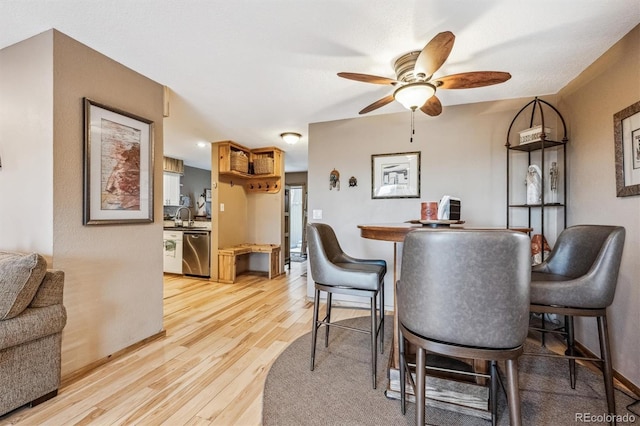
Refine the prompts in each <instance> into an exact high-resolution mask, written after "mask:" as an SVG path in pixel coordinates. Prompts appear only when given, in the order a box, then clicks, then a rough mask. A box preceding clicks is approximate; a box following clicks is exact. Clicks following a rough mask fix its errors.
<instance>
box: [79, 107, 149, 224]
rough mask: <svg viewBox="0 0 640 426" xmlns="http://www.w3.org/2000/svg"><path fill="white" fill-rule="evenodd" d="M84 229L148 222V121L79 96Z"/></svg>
mask: <svg viewBox="0 0 640 426" xmlns="http://www.w3.org/2000/svg"><path fill="white" fill-rule="evenodd" d="M84 124H85V131H84V214H83V223H84V224H85V225H108V224H121V223H151V222H153V122H152V121H150V120H147V119H144V118H141V117H138V116H135V115H133V114H130V113H127V112H124V111H122V110H119V109H116V108H111V107H108V106H106V105H102V104H99V103H97V102H94V101H92V100H90V99H87V98H84Z"/></svg>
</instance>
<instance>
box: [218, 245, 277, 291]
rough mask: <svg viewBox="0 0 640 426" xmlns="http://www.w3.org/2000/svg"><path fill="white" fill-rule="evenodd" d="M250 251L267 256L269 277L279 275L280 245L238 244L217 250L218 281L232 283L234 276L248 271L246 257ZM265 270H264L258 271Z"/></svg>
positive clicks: (234, 279)
mask: <svg viewBox="0 0 640 426" xmlns="http://www.w3.org/2000/svg"><path fill="white" fill-rule="evenodd" d="M252 253H262V254H266V255H267V256H268V263H267V265H268V268H267V269H268V270H267V271H266V273H267V276H268V277H269V279H271V278H273V277H276V276H278V275H280V246H279V245H278V244H249V243H247V244H238V245H236V246H231V247H226V248H223V249H219V250H218V281H219V282H221V283H228V284H231V283H234V282H235V281H236V276H237V275H239V274H241V273H243V272H256V271H249V268H248V266H247V265H248V262H247V260H248V259H247V257H248V256H250V255H251V254H252ZM260 272H265V271H260Z"/></svg>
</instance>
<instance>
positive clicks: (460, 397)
mask: <svg viewBox="0 0 640 426" xmlns="http://www.w3.org/2000/svg"><path fill="white" fill-rule="evenodd" d="M358 228H360V236H361V237H362V238H367V239H370V240H380V241H389V242H393V294H394V298H393V308H394V309H393V312H394V314H393V343H392V345H391V354H390V357H389V367H388V368H389V385H388V387H387V390H386V392H385V393H386V396H387V397H389V398H394V399H400V371H399V365H400V364H399V354H398V351H399V349H398V316H397V314H396V313H397V309H396V297H395V294H396V283H397V281H398V272H399V262H398V243H402V242H404V238H405V236H406V235H407V234H408V233H409V232H411V231H415V230H417V229H421V230H424V229H427V230H429V229H442V228H444V229H476V230H478V229H495V230H498V229H506V228H491V227H465V226H463V225H462V224H450V225H447V226H446V227H444V226H442V227H440V226H435V224H434V226H433V227H431V226H424V225H423V224H421V223H415V221H412V222H404V223H380V224H366V225H358ZM510 229H511V230H514V231H519V232H526V233H529V232H531V231H532V229H531V228H510ZM445 364H446V365H445V368H448V367H449V366H451V365H453V366H455V367H456V368H457V367H459V366H460V365H465V364H466V366H467V367H468V368H469V370H468V371H472V372H475V373H480V374H484V373H486V372H487V371H488V366H487V363H486V362H484V361H477V360H456V361H454V362H452V363H447V362H445ZM468 377H470V376H468ZM456 378H457V379H458V380H459V379H460V377H458V376H456ZM467 380H469V379H467ZM429 383H430V384H429V387H428V388H427V392H426V394H427V404H428V405H431V406H435V407H438V408H442V409H445V410H451V411H456V412H460V413H464V414H469V415H473V416H476V417H481V418H484V419H487V420H489V419H491V413H490V411H489V406H488V396H489V393H488V389H486V384H487V381H486V379H483V378H482V377H480V378H475V379H474V380H473V381H470V380H469V381H468V382H467V383H463V381H456V382H454V381H451V380H446V379H443V378H439V377H435V378H433V379H430V380H429ZM407 391H408V392H407V393H408V394H407V399H408V400H410V401H413V400H414V397H413V393H412V392H413V390H412V389H411V386H408V387H407ZM485 391H486V392H485ZM409 392H411V394H409Z"/></svg>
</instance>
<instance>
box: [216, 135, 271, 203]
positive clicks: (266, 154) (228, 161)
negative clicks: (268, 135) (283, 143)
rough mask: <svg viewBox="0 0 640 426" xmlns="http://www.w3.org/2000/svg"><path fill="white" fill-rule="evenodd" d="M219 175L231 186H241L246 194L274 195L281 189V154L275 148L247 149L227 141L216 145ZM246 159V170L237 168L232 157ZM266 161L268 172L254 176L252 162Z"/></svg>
mask: <svg viewBox="0 0 640 426" xmlns="http://www.w3.org/2000/svg"><path fill="white" fill-rule="evenodd" d="M218 156H219V157H218V167H219V174H220V175H221V176H225V177H226V178H228V179H229V181H230V182H231V183H232V184H233V183H236V182H237V184H239V185H242V186H243V187H244V189H245V190H246V191H247V192H266V193H270V194H275V193H277V192H279V191H280V189H281V188H282V176H280V169H281V165H282V159H283V152H282V150H281V149H279V148H276V147H266V148H256V149H249V148H246V147H244V146H242V145H239V144H237V143H234V142H231V141H228V142H221V143H219V144H218ZM234 156H236V158H238V156H240V157H246V159H247V168H246V171H245V169H244V168H243V167H239V166H238V164H237V161H234V159H233V157H234ZM264 160H268V161H269V162H270V163H271V168H270V170H271V171H270V172H267V173H259V174H256V173H255V172H254V162H257V161H264Z"/></svg>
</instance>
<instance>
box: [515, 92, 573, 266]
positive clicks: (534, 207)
mask: <svg viewBox="0 0 640 426" xmlns="http://www.w3.org/2000/svg"><path fill="white" fill-rule="evenodd" d="M554 134H557V135H562V137H561V138H560V139H559V140H556V139H557V138H554ZM567 142H568V138H567V128H566V124H565V121H564V118H563V117H562V115H561V114H560V112H559V111H558V110H557V109H556V108H555V107H554V106H553V105H551V104H550V103H548V102H546V101H544V100H542V99H539V98H537V97H536V98H535V99H534V100H532V101H531V102H529V103H528V104H526V105H525V106H524V107H523V108H522V109H521V110H520V111H519V112H518V114H516V116H515V117H514V118H513V120H512V122H511V125H510V126H509V130H508V132H507V143H506V144H505V146H506V148H507V197H506V199H507V228H515V227H525V226H526V227H528V228H532V229H533V233H534V234H540V235H542V236H544V237H545V239H551V240H555V237H557V235H558V234H559V233H560V232H561V230H562V229H564V228H565V227H566V222H567V209H566V207H567V202H566V197H567V180H566V173H567V155H566V147H567ZM525 183H526V184H525ZM538 186H539V190H535V188H537V187H538ZM544 256H545V253H544V250H541V260H544Z"/></svg>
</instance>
